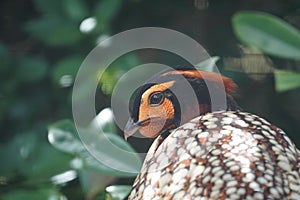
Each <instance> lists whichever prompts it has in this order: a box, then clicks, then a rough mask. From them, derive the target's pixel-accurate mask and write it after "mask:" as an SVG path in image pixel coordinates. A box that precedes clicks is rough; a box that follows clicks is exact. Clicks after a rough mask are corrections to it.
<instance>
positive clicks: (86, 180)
mask: <svg viewBox="0 0 300 200" xmlns="http://www.w3.org/2000/svg"><path fill="white" fill-rule="evenodd" d="M79 180H80V184H81V186H82V189H83V191H84V192H85V193H86V194H87V196H90V197H93V196H96V195H97V193H99V192H100V191H104V189H105V187H106V186H107V185H109V184H111V183H112V182H114V181H116V177H115V176H111V175H103V174H101V173H99V172H97V171H92V170H80V171H79ZM91 199H93V198H91Z"/></svg>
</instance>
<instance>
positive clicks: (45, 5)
mask: <svg viewBox="0 0 300 200" xmlns="http://www.w3.org/2000/svg"><path fill="white" fill-rule="evenodd" d="M62 3H63V1H60V0H52V1H48V0H34V5H35V6H36V8H37V10H38V11H39V12H42V13H43V14H44V15H56V16H57V15H62V14H63V9H62V8H63V7H62Z"/></svg>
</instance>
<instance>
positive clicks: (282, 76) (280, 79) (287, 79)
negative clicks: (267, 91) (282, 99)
mask: <svg viewBox="0 0 300 200" xmlns="http://www.w3.org/2000/svg"><path fill="white" fill-rule="evenodd" d="M298 87H300V73H299V72H292V71H285V70H275V88H276V91H278V92H285V91H288V90H292V89H295V88H298Z"/></svg>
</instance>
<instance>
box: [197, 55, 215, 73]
mask: <svg viewBox="0 0 300 200" xmlns="http://www.w3.org/2000/svg"><path fill="white" fill-rule="evenodd" d="M219 59H220V57H218V56H214V57H211V58H209V59H207V60H204V61H203V62H200V63H198V64H196V65H195V67H196V68H197V69H201V70H204V71H208V72H214V66H215V64H216V63H217V62H218V60H219Z"/></svg>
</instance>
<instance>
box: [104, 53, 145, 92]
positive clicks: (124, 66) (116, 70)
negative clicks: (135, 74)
mask: <svg viewBox="0 0 300 200" xmlns="http://www.w3.org/2000/svg"><path fill="white" fill-rule="evenodd" d="M138 64H140V61H139V59H138V57H137V56H136V55H135V54H129V55H125V56H121V57H120V58H118V59H117V60H116V61H114V62H113V63H112V64H111V65H110V66H109V68H107V69H106V70H105V71H104V72H103V74H102V76H101V77H100V80H99V84H100V85H101V89H102V91H103V93H105V94H112V92H113V90H114V86H115V85H116V83H117V81H118V80H119V78H120V77H121V75H123V74H124V73H125V72H127V71H128V70H130V69H131V68H133V67H135V66H137V65H138Z"/></svg>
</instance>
